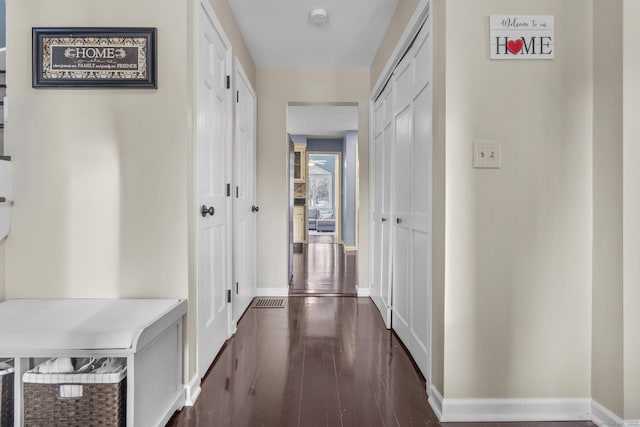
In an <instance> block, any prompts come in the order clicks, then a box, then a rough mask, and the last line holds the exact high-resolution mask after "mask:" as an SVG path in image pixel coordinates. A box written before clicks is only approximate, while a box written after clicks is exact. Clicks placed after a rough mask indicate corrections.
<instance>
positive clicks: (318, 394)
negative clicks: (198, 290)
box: [168, 296, 593, 427]
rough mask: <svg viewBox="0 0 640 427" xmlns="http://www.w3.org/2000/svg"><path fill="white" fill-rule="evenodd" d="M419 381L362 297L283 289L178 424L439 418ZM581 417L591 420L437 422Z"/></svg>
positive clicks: (377, 422)
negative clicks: (276, 304)
mask: <svg viewBox="0 0 640 427" xmlns="http://www.w3.org/2000/svg"><path fill="white" fill-rule="evenodd" d="M438 425H440V423H439V422H438V420H437V418H436V416H435V415H434V413H433V411H432V410H431V408H430V406H429V404H428V403H427V395H426V392H425V383H424V380H423V379H422V378H421V376H420V375H419V374H418V373H417V372H416V370H415V368H414V365H413V364H412V361H411V358H410V357H409V355H408V354H407V353H406V351H405V350H404V348H403V347H402V345H401V344H400V342H399V341H398V339H397V337H396V336H395V335H394V334H392V333H391V332H389V331H387V330H386V329H385V328H384V325H383V323H382V320H381V318H380V315H379V314H378V312H377V311H376V308H375V306H374V304H373V303H372V302H371V300H370V299H369V298H354V297H326V296H325V297H317V296H299V297H290V298H288V302H287V305H286V307H285V308H280V309H257V308H249V309H248V310H247V312H246V313H245V315H244V316H243V318H242V319H241V321H240V322H239V324H238V332H237V333H236V335H235V336H234V337H233V338H232V339H231V340H230V341H229V342H228V343H227V345H226V346H225V348H224V349H223V351H222V353H221V354H220V356H219V357H218V359H217V360H216V362H215V363H214V365H213V367H212V369H211V370H210V372H209V373H208V375H207V376H206V377H205V379H204V381H203V384H202V393H201V395H200V397H199V399H198V400H197V402H196V404H195V406H193V407H185V408H184V409H183V410H182V411H181V412H179V413H177V414H176V415H175V416H174V417H173V418H172V419H171V420H170V422H169V423H168V426H171V427H178V426H180V427H182V426H190V427H193V426H200V427H208V426H221V427H224V426H232V427H244V426H267V427H269V426H273V427H281V426H284V427H288V426H298V427H302V426H304V427H307V426H308V427H315V426H327V427H334V426H341V427H347V426H364V427H376V426H397V427H404V426H438ZM443 425H445V426H447V427H453V426H464V427H470V426H472V425H475V426H487V427H493V426H503V427H504V426H509V427H511V426H518V427H525V426H526V427H533V426H541V427H578V426H580V427H582V426H593V424H591V423H579V422H575V423H502V424H497V423H486V424H469V423H465V424H451V423H450V424H443Z"/></svg>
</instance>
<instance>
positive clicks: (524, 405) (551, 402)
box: [440, 398, 591, 422]
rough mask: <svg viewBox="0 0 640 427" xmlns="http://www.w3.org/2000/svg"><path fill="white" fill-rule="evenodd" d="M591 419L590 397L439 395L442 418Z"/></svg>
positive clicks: (451, 419) (476, 419) (490, 419)
mask: <svg viewBox="0 0 640 427" xmlns="http://www.w3.org/2000/svg"><path fill="white" fill-rule="evenodd" d="M578 420H591V399H589V398H584V399H583V398H566V399H563V398H558V399H553V398H549V399H545V398H541V399H536V398H533V399H448V398H444V399H442V417H441V418H440V421H442V422H501V421H503V422H518V421H578Z"/></svg>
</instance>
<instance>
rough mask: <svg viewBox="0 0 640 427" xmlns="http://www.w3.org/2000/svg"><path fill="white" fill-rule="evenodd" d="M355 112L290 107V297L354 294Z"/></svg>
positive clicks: (345, 108) (325, 107) (346, 108)
mask: <svg viewBox="0 0 640 427" xmlns="http://www.w3.org/2000/svg"><path fill="white" fill-rule="evenodd" d="M357 129H358V107H357V106H355V105H354V106H351V105H349V106H330V105H311V106H310V105H298V106H294V105H290V106H289V108H288V121H287V130H288V133H289V144H290V148H289V150H290V154H289V155H290V162H289V164H290V165H291V168H292V170H291V173H290V180H291V185H290V195H289V198H290V206H291V210H290V224H291V230H292V232H291V233H290V237H289V238H290V245H289V248H290V252H291V253H290V258H289V259H290V271H289V273H290V278H291V281H290V288H289V294H290V295H301V294H302V295H304V294H312V295H354V296H355V295H357V262H356V260H357V214H358V204H357V197H358V178H357V177H358V163H357V162H358V160H357V157H358V156H357V150H358V131H357Z"/></svg>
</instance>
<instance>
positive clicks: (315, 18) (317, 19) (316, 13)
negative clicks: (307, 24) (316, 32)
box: [309, 9, 329, 25]
mask: <svg viewBox="0 0 640 427" xmlns="http://www.w3.org/2000/svg"><path fill="white" fill-rule="evenodd" d="M309 17H310V18H311V22H313V23H314V24H316V25H322V24H324V23H325V22H327V19H329V15H327V11H326V10H324V9H313V10H312V11H311V13H310V14H309Z"/></svg>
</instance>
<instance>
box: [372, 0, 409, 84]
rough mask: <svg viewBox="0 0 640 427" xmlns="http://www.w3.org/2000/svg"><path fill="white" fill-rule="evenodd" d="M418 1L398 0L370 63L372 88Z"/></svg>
mask: <svg viewBox="0 0 640 427" xmlns="http://www.w3.org/2000/svg"><path fill="white" fill-rule="evenodd" d="M418 3H419V0H399V1H398V5H397V6H396V10H395V12H394V14H393V17H392V18H391V22H390V23H389V28H387V32H386V34H385V36H384V38H383V39H382V43H380V47H379V48H378V51H377V52H376V56H375V57H374V58H373V62H372V63H371V76H370V79H371V80H370V81H371V88H373V86H374V85H375V84H376V82H377V81H378V78H379V77H380V73H382V70H383V69H384V66H385V65H387V61H388V60H389V56H390V55H391V53H392V52H393V50H394V49H395V48H396V44H397V43H398V40H400V36H402V33H403V32H404V30H405V28H406V27H407V23H408V22H409V20H410V19H411V16H412V15H413V12H415V10H416V6H418Z"/></svg>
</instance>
